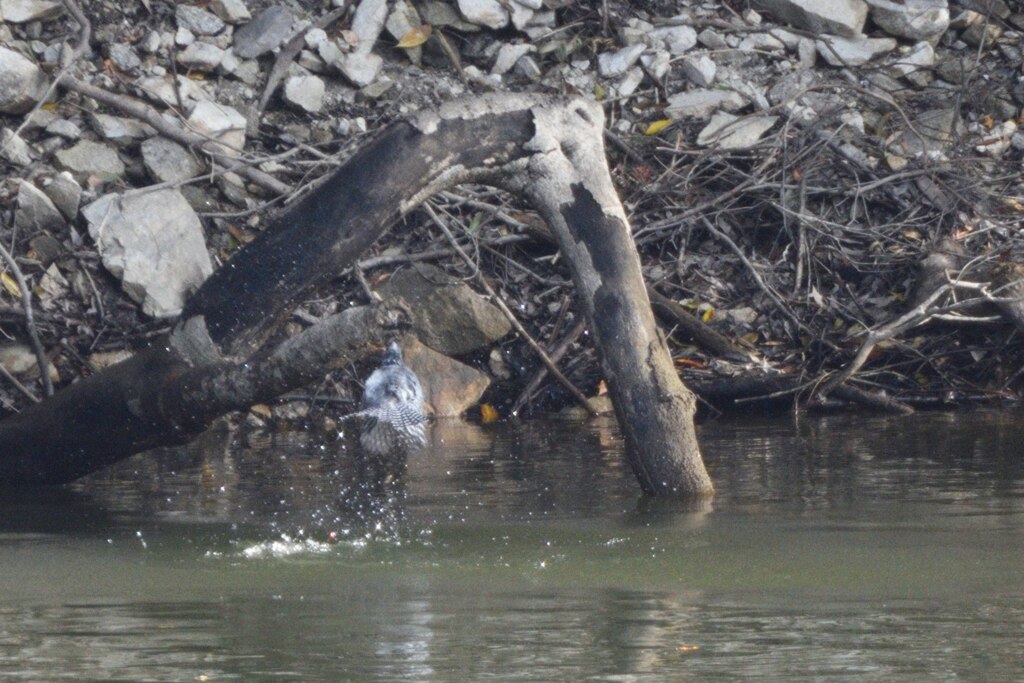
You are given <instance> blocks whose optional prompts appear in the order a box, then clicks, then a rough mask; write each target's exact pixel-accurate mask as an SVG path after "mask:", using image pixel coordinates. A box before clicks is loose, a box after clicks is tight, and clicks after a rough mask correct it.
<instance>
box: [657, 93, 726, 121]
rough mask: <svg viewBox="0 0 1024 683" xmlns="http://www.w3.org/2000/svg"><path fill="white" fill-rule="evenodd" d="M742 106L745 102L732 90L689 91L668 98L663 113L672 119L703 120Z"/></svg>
mask: <svg viewBox="0 0 1024 683" xmlns="http://www.w3.org/2000/svg"><path fill="white" fill-rule="evenodd" d="M744 104H746V100H744V99H743V97H742V96H741V95H740V94H739V93H737V92H735V91H732V90H703V89H702V90H691V91H690V92H683V93H678V94H676V95H672V96H671V97H669V98H668V107H667V108H666V109H665V113H667V114H668V115H669V116H670V117H672V118H674V119H682V118H695V119H705V118H707V117H708V116H710V115H711V113H712V112H714V111H716V110H718V109H723V110H725V111H730V110H736V109H739V108H740V107H742V106H743V105H744Z"/></svg>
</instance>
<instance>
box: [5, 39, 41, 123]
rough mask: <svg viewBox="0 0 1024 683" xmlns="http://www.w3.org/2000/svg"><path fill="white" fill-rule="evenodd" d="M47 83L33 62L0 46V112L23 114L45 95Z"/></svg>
mask: <svg viewBox="0 0 1024 683" xmlns="http://www.w3.org/2000/svg"><path fill="white" fill-rule="evenodd" d="M47 85H48V83H47V80H46V76H45V75H44V74H43V72H42V70H41V69H40V68H39V67H38V66H36V64H35V62H32V61H31V60H29V59H26V58H25V57H24V56H23V55H22V54H21V53H19V52H15V51H14V50H9V49H7V48H6V47H3V46H0V114H24V113H25V112H27V111H28V110H30V109H31V108H32V107H33V106H35V104H36V102H38V101H39V100H40V99H42V98H43V96H44V95H46V88H47Z"/></svg>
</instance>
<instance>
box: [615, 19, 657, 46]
mask: <svg viewBox="0 0 1024 683" xmlns="http://www.w3.org/2000/svg"><path fill="white" fill-rule="evenodd" d="M653 30H654V24H652V23H651V22H649V21H644V20H643V19H638V18H636V17H630V18H629V19H627V20H626V24H625V25H624V26H621V27H619V31H618V33H619V42H621V43H622V45H623V46H626V47H628V46H630V45H638V44H640V43H643V44H645V45H647V44H649V43H653V42H654V41H653V40H651V31H653Z"/></svg>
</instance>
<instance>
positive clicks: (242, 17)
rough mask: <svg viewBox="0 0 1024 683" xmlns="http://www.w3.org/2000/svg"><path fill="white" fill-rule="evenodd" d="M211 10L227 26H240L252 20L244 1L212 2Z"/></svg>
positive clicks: (219, 0) (226, 0) (220, 0)
mask: <svg viewBox="0 0 1024 683" xmlns="http://www.w3.org/2000/svg"><path fill="white" fill-rule="evenodd" d="M210 10H212V11H213V13H214V14H216V15H217V16H218V17H219V18H220V19H221V20H222V21H224V22H225V23H227V24H240V23H242V22H243V21H248V20H249V19H252V15H251V14H249V8H248V7H246V6H245V2H243V0H211V2H210Z"/></svg>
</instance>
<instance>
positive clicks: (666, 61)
mask: <svg viewBox="0 0 1024 683" xmlns="http://www.w3.org/2000/svg"><path fill="white" fill-rule="evenodd" d="M640 63H641V64H643V65H644V67H646V68H647V70H648V71H649V72H650V73H651V75H652V76H654V78H655V79H656V80H659V81H660V80H661V79H662V78H664V77H665V74H667V73H668V69H669V67H670V66H671V64H672V55H670V54H669V53H668V50H655V51H654V52H653V54H652V53H650V52H648V53H646V54H643V55H640Z"/></svg>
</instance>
